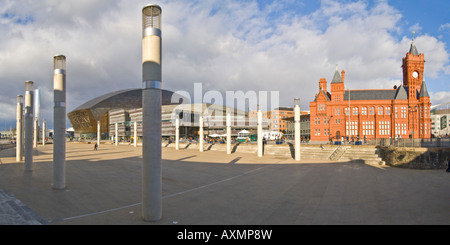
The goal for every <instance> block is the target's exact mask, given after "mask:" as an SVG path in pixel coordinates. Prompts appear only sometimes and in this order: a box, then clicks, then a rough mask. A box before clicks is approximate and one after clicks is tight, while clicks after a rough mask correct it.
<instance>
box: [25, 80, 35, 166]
mask: <svg viewBox="0 0 450 245" xmlns="http://www.w3.org/2000/svg"><path fill="white" fill-rule="evenodd" d="M33 84H34V83H33V82H32V81H26V82H25V120H24V121H25V122H24V126H25V139H24V148H25V149H24V151H25V155H24V156H25V165H24V170H25V171H32V170H33V87H34V85H33Z"/></svg>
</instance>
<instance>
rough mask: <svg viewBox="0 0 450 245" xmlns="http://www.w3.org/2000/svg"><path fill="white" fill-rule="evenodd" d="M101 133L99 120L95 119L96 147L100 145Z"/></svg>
mask: <svg viewBox="0 0 450 245" xmlns="http://www.w3.org/2000/svg"><path fill="white" fill-rule="evenodd" d="M101 137H102V135H101V132H100V120H98V121H97V147H100V139H101Z"/></svg>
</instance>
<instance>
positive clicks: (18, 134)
mask: <svg viewBox="0 0 450 245" xmlns="http://www.w3.org/2000/svg"><path fill="white" fill-rule="evenodd" d="M22 121H23V96H22V95H17V112H16V162H20V161H22V158H23V142H22V138H23V137H22Z"/></svg>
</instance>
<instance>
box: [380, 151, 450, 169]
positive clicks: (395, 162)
mask: <svg viewBox="0 0 450 245" xmlns="http://www.w3.org/2000/svg"><path fill="white" fill-rule="evenodd" d="M379 148H380V155H381V157H382V159H383V160H384V161H385V162H386V164H387V165H390V166H394V167H401V168H412V169H445V168H446V167H447V160H448V159H449V158H450V148H448V147H446V148H441V147H436V148H424V147H421V148H412V147H393V146H388V147H379Z"/></svg>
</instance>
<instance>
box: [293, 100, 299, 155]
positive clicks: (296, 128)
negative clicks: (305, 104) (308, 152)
mask: <svg viewBox="0 0 450 245" xmlns="http://www.w3.org/2000/svg"><path fill="white" fill-rule="evenodd" d="M294 140H295V146H294V149H295V160H296V161H300V99H299V98H295V99H294Z"/></svg>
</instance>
